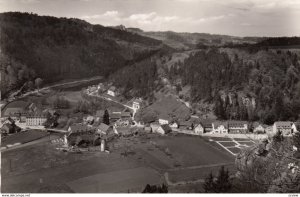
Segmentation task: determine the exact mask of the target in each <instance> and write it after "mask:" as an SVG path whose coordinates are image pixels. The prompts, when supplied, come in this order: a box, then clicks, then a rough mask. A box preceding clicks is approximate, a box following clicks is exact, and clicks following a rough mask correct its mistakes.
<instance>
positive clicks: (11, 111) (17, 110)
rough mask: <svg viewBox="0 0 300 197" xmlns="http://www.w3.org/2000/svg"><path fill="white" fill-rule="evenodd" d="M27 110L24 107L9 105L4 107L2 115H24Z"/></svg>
mask: <svg viewBox="0 0 300 197" xmlns="http://www.w3.org/2000/svg"><path fill="white" fill-rule="evenodd" d="M26 113H27V112H26V110H25V109H24V108H21V107H11V108H6V109H5V110H4V113H3V114H2V116H15V115H25V114H26Z"/></svg>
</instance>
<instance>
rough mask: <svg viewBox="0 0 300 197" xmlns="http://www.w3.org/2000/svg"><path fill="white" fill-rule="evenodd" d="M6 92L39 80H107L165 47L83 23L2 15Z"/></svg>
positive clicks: (32, 16)
mask: <svg viewBox="0 0 300 197" xmlns="http://www.w3.org/2000/svg"><path fill="white" fill-rule="evenodd" d="M0 31H1V37H0V46H1V57H0V62H1V79H2V81H1V90H2V91H1V93H2V94H5V93H7V92H8V91H9V90H12V89H16V88H19V87H21V86H22V85H23V84H24V82H26V81H28V80H30V81H32V80H34V79H35V78H36V77H40V78H42V79H43V80H44V83H50V82H55V81H57V80H62V79H65V78H82V77H89V76H95V75H103V76H108V75H109V74H111V73H112V72H115V71H116V70H118V69H120V68H122V67H124V66H126V65H130V64H132V62H135V61H140V60H143V59H144V58H148V57H149V56H151V55H152V54H154V53H155V52H157V51H159V50H160V49H161V48H162V44H161V41H158V40H154V39H151V38H148V37H143V36H140V35H137V34H134V33H130V32H126V31H121V30H118V29H113V28H108V27H103V26H101V25H91V24H89V23H87V22H85V21H83V20H79V19H67V18H56V17H50V16H38V15H36V14H29V13H18V12H9V13H2V14H0Z"/></svg>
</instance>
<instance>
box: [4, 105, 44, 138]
mask: <svg viewBox="0 0 300 197" xmlns="http://www.w3.org/2000/svg"><path fill="white" fill-rule="evenodd" d="M48 113H49V110H42V109H41V108H39V107H37V106H36V104H34V103H28V102H25V101H15V102H13V103H11V104H8V105H7V106H6V107H5V108H4V109H3V110H2V112H1V125H2V127H1V128H2V129H1V131H2V132H4V133H10V132H11V130H8V129H5V128H9V127H10V126H9V125H11V124H13V123H17V124H18V125H24V126H29V127H30V126H43V125H44V124H45V122H46V121H47V115H48Z"/></svg>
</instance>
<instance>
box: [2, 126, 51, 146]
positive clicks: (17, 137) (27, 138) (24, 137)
mask: <svg viewBox="0 0 300 197" xmlns="http://www.w3.org/2000/svg"><path fill="white" fill-rule="evenodd" d="M47 135H49V134H48V133H47V132H45V131H41V130H29V131H24V132H20V133H16V134H12V135H10V136H7V137H5V138H3V139H2V140H1V146H6V145H12V144H15V143H21V144H23V143H26V142H31V141H33V140H36V139H39V138H42V137H45V136H47Z"/></svg>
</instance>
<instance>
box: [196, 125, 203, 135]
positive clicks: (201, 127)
mask: <svg viewBox="0 0 300 197" xmlns="http://www.w3.org/2000/svg"><path fill="white" fill-rule="evenodd" d="M204 131H205V129H204V126H202V124H201V123H199V124H196V125H195V126H194V132H195V134H197V135H201V134H203V133H204Z"/></svg>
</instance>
